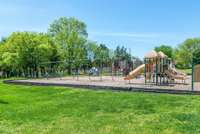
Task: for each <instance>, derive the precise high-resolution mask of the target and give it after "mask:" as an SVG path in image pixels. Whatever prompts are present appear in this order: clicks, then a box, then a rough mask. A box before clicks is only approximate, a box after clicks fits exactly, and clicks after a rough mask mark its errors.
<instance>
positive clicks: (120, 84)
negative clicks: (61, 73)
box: [4, 76, 200, 94]
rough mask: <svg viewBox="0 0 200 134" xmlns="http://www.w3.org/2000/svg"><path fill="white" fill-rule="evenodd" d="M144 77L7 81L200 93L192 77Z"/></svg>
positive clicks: (118, 89)
mask: <svg viewBox="0 0 200 134" xmlns="http://www.w3.org/2000/svg"><path fill="white" fill-rule="evenodd" d="M144 81H145V80H144V78H143V77H141V78H138V79H133V80H130V81H125V80H124V77H112V76H102V77H88V76H80V77H62V78H48V79H47V78H43V79H26V80H6V81H4V82H5V83H11V84H20V85H21V84H22V85H40V86H65V87H78V88H88V89H104V90H109V89H110V90H117V91H137V92H157V93H174V94H200V83H196V84H195V90H194V91H191V78H190V77H188V79H187V81H186V82H185V83H183V82H182V81H176V82H175V83H174V84H166V85H155V84H151V83H147V84H145V82H144Z"/></svg>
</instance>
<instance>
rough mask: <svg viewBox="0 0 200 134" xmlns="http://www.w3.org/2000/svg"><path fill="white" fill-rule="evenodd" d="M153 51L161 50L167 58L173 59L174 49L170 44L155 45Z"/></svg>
mask: <svg viewBox="0 0 200 134" xmlns="http://www.w3.org/2000/svg"><path fill="white" fill-rule="evenodd" d="M155 51H156V52H159V51H162V52H163V53H164V54H166V55H167V56H168V57H169V58H172V59H174V49H173V48H172V47H171V46H168V45H161V46H158V47H155Z"/></svg>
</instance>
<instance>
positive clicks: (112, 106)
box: [0, 83, 200, 134]
mask: <svg viewBox="0 0 200 134" xmlns="http://www.w3.org/2000/svg"><path fill="white" fill-rule="evenodd" d="M0 94H1V96H0V113H1V114H0V115H1V116H0V117H1V122H0V126H1V127H0V133H1V134H4V133H5V134H7V133H8V134H10V133H12V134H15V133H17V134H19V133H23V134H38V133H40V134H43V133H44V134H46V133H59V134H60V133H61V134H62V133H67V134H94V133H95V134H102V133H103V134H132V133H135V134H141V133H142V134H149V133H156V134H160V133H174V134H179V133H187V134H196V133H199V131H200V120H199V118H200V98H199V96H196V95H195V96H191V95H189V96H188V95H168V94H149V93H126V92H111V91H89V90H87V89H85V90H79V89H76V90H75V89H74V88H62V87H39V86H38V87H37V86H15V85H5V84H2V83H0Z"/></svg>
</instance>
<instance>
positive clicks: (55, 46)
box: [0, 17, 200, 77]
mask: <svg viewBox="0 0 200 134" xmlns="http://www.w3.org/2000/svg"><path fill="white" fill-rule="evenodd" d="M155 50H156V51H163V52H164V53H165V54H167V55H168V56H169V57H170V58H172V59H173V60H174V61H175V62H176V66H177V67H178V68H182V69H184V68H191V66H192V60H193V59H195V60H196V59H198V60H199V55H200V54H199V53H200V38H192V39H187V40H185V41H184V42H183V43H181V44H180V45H178V47H177V48H172V47H171V46H169V45H160V46H158V47H155ZM195 57H196V58H195ZM133 59H134V60H135V63H137V64H142V60H140V59H139V58H136V57H133V56H132V55H131V54H130V53H128V52H127V49H126V48H125V47H123V46H122V47H120V46H117V47H116V49H115V50H112V49H109V48H108V47H107V46H106V45H105V44H99V43H97V42H95V41H91V40H89V39H88V33H87V26H86V24H85V23H84V22H82V21H80V20H77V19H75V18H67V17H61V18H59V19H57V20H54V21H53V22H52V23H51V24H50V26H49V28H48V31H47V32H46V33H37V32H13V33H12V34H11V35H10V36H9V37H6V38H2V40H1V41H0V76H1V77H39V76H41V75H45V74H47V73H59V72H64V71H66V70H67V74H71V73H72V70H74V69H75V70H77V69H79V68H82V69H83V70H86V69H88V68H91V67H93V66H96V67H101V66H109V67H111V66H112V65H113V64H114V66H116V67H117V66H119V65H118V64H119V61H126V63H127V65H128V66H129V67H133V68H135V67H137V66H136V65H135V64H133V62H132V61H133ZM195 62H197V61H195Z"/></svg>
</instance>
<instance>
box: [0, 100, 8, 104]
mask: <svg viewBox="0 0 200 134" xmlns="http://www.w3.org/2000/svg"><path fill="white" fill-rule="evenodd" d="M0 104H9V103H8V102H6V101H3V100H0Z"/></svg>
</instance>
